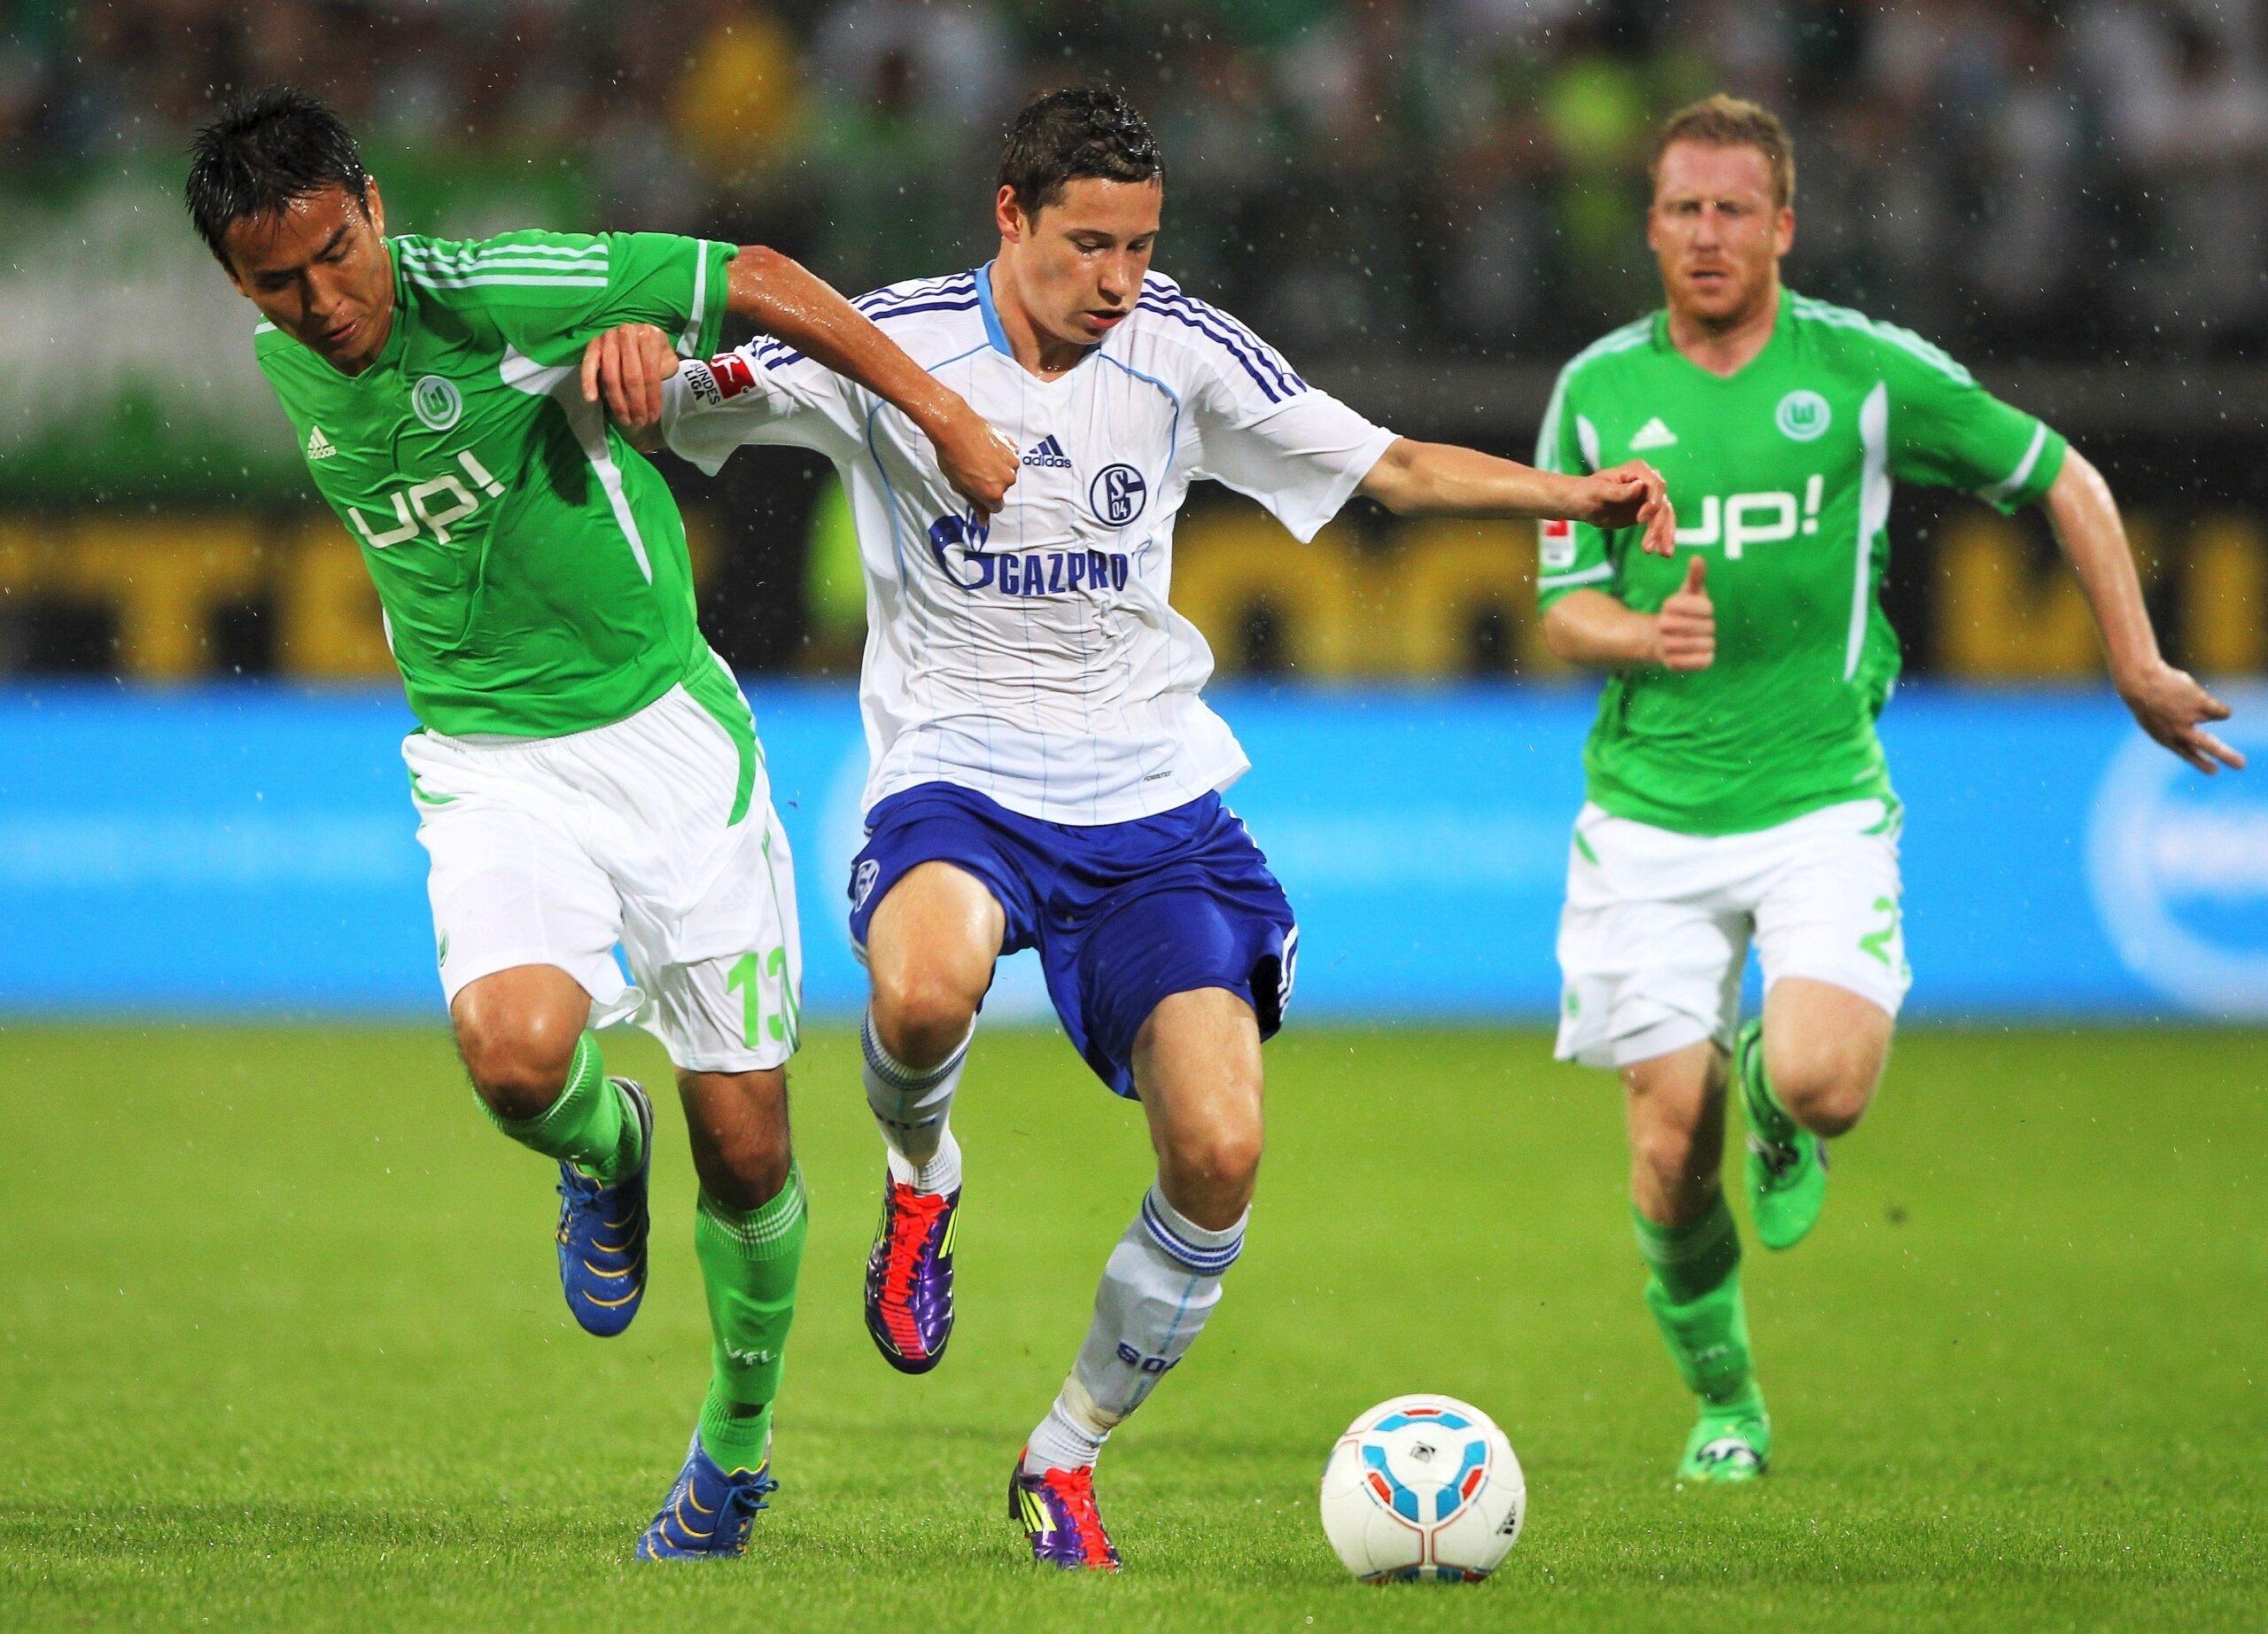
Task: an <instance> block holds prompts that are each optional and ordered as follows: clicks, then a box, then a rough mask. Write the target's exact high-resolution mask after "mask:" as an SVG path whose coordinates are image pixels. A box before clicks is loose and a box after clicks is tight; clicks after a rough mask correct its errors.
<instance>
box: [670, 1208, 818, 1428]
mask: <svg viewBox="0 0 2268 1634" xmlns="http://www.w3.org/2000/svg"><path fill="white" fill-rule="evenodd" d="M693 1251H694V1255H695V1257H696V1258H698V1259H699V1260H700V1261H701V1280H702V1281H703V1284H705V1285H706V1286H707V1288H708V1290H709V1328H710V1332H711V1334H713V1335H714V1337H715V1342H714V1343H712V1344H711V1346H710V1350H709V1395H708V1397H707V1398H706V1399H705V1400H703V1402H702V1404H701V1446H702V1450H703V1451H705V1452H707V1453H708V1454H709V1456H710V1457H711V1458H712V1459H716V1460H717V1462H718V1465H719V1466H720V1467H723V1468H724V1469H726V1470H727V1471H731V1470H735V1469H754V1468H756V1467H757V1466H759V1465H760V1464H762V1463H763V1462H764V1459H765V1453H766V1452H767V1451H769V1450H770V1447H771V1443H772V1403H773V1398H774V1397H777V1396H778V1395H779V1394H780V1369H781V1352H782V1351H784V1350H786V1349H787V1348H788V1324H789V1323H791V1322H793V1321H794V1320H795V1319H796V1272H797V1270H798V1269H799V1268H800V1267H801V1266H802V1264H803V1263H804V1175H803V1171H802V1170H801V1169H799V1168H797V1167H796V1166H795V1165H794V1164H792V1163H791V1164H789V1165H788V1183H787V1184H786V1185H785V1186H782V1187H781V1188H780V1191H779V1194H778V1195H777V1196H775V1197H773V1199H772V1201H771V1202H767V1203H765V1205H764V1206H763V1207H761V1208H759V1209H756V1210H752V1211H750V1212H749V1213H746V1214H743V1213H742V1212H741V1211H740V1210H738V1209H730V1208H726V1206H725V1205H724V1204H723V1203H721V1202H718V1201H717V1200H716V1199H715V1198H714V1197H711V1195H710V1194H708V1193H707V1192H706V1191H704V1192H703V1193H702V1194H701V1206H700V1210H699V1212H698V1213H696V1214H695V1216H694V1220H693Z"/></svg>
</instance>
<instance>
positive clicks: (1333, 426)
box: [1196, 386, 1394, 542]
mask: <svg viewBox="0 0 2268 1634" xmlns="http://www.w3.org/2000/svg"><path fill="white" fill-rule="evenodd" d="M1239 406H1240V405H1239ZM1218 409H1219V405H1218V404H1217V394H1216V411H1215V412H1213V413H1210V414H1208V413H1207V412H1206V411H1205V409H1204V407H1203V406H1202V400H1201V399H1200V409H1199V412H1198V415H1197V424H1198V439H1199V448H1198V458H1197V469H1196V474H1197V475H1198V476H1200V477H1210V478H1212V479H1214V480H1215V481H1216V482H1222V483H1225V484H1227V485H1228V486H1230V487H1232V488H1234V489H1235V490H1236V491H1237V492H1238V493H1239V494H1246V495H1248V496H1249V497H1251V498H1253V499H1256V500H1258V501H1259V502H1261V503H1262V504H1263V505H1265V506H1266V507H1267V508H1268V509H1269V510H1270V511H1271V512H1273V513H1274V515H1275V517H1276V519H1277V520H1278V522H1281V523H1282V524H1283V525H1285V527H1286V528H1288V529H1290V530H1291V532H1292V533H1293V535H1294V536H1295V537H1297V538H1298V539H1300V540H1301V541H1303V542H1304V541H1307V540H1310V539H1313V538H1314V537H1315V536H1316V534H1317V533H1318V532H1319V531H1320V530H1321V529H1322V527H1323V525H1324V523H1326V522H1328V521H1330V520H1331V518H1332V517H1335V516H1337V515H1338V514H1339V508H1340V506H1342V505H1344V504H1345V503H1346V502H1347V501H1348V498H1349V497H1350V496H1352V494H1354V492H1355V489H1356V488H1357V487H1359V486H1361V485H1362V481H1363V478H1365V477H1367V476H1369V475H1370V474H1371V467H1372V466H1373V465H1376V464H1377V463H1379V455H1383V454H1384V453H1385V452H1386V449H1387V448H1388V447H1392V446H1393V444H1394V433H1393V432H1389V431H1387V430H1386V429H1385V428H1384V427H1383V426H1378V425H1373V424H1371V423H1370V422H1369V421H1368V420H1365V419H1364V418H1363V416H1361V415H1359V414H1356V413H1355V411H1354V410H1353V409H1349V408H1348V406H1347V405H1346V404H1344V403H1342V402H1340V401H1339V400H1338V399H1337V398H1335V397H1333V396H1332V395H1331V394H1330V393H1327V392H1318V391H1317V390H1315V389H1314V388H1313V387H1312V386H1308V387H1303V388H1302V389H1301V391H1299V392H1298V393H1296V394H1294V395H1293V396H1291V397H1288V398H1285V400H1284V401H1281V402H1276V403H1270V404H1268V405H1266V407H1265V409H1264V411H1263V412H1262V413H1259V414H1257V415H1253V416H1249V417H1247V416H1243V415H1239V414H1237V413H1235V412H1234V411H1233V406H1232V407H1231V412H1229V413H1225V414H1224V413H1221V412H1219V411H1218Z"/></svg>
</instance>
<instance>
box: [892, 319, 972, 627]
mask: <svg viewBox="0 0 2268 1634" xmlns="http://www.w3.org/2000/svg"><path fill="white" fill-rule="evenodd" d="M983 350H984V348H983V346H971V347H969V349H968V350H967V351H966V352H956V353H954V354H952V356H951V357H949V358H947V359H946V360H945V361H944V362H942V363H930V364H927V365H925V366H924V368H923V370H922V372H923V373H924V374H928V375H935V374H936V372H937V370H940V369H951V367H952V366H953V365H954V364H955V363H958V362H960V361H961V359H963V358H965V357H975V355H976V354H978V353H979V352H982V351H983ZM888 407H889V404H888V403H886V402H883V401H879V400H878V401H876V402H875V404H874V407H873V408H872V409H868V410H866V452H867V453H868V454H869V455H872V456H873V457H874V475H876V476H877V477H880V478H881V479H882V496H883V497H884V498H885V499H887V500H889V505H888V507H887V508H886V509H887V510H888V511H889V553H890V556H891V557H892V558H893V559H894V560H895V561H896V562H897V582H898V583H900V584H905V583H907V582H909V581H908V580H907V579H906V577H905V546H903V545H902V544H900V543H899V542H898V535H897V489H896V488H895V487H893V486H890V480H889V466H887V465H885V464H883V463H882V449H881V448H880V447H878V446H876V444H875V442H874V421H875V419H876V417H877V416H880V415H881V413H882V410H883V409H886V408H888Z"/></svg>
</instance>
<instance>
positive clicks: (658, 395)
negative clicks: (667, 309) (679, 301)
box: [583, 245, 1017, 517]
mask: <svg viewBox="0 0 2268 1634" xmlns="http://www.w3.org/2000/svg"><path fill="white" fill-rule="evenodd" d="M729 276H730V284H729V285H728V294H727V297H726V310H727V311H729V312H731V313H732V315H734V317H737V318H742V319H745V320H746V321H748V322H750V323H754V324H755V325H756V326H757V329H758V330H760V331H763V332H764V333H765V334H767V335H772V336H775V337H777V338H780V339H781V340H784V341H786V342H787V343H788V345H789V346H793V347H795V348H796V351H798V352H800V353H802V354H804V356H806V357H808V358H812V359H813V360H815V361H816V362H819V363H820V364H822V365H824V366H825V367H827V368H828V369H831V370H834V371H835V373H836V374H839V375H842V376H843V377H845V378H847V379H850V380H854V381H856V382H857V383H858V385H862V386H865V387H866V389H867V390H868V391H870V392H872V393H874V395H875V396H877V397H879V398H881V399H882V401H885V402H887V403H889V404H891V405H892V406H893V407H895V408H897V409H899V410H901V411H902V412H903V413H904V414H905V416H906V417H907V418H908V419H910V420H912V421H913V423H914V424H916V425H918V426H920V428H921V431H922V433H923V434H924V435H925V436H927V437H928V439H929V442H930V445H931V446H932V447H935V448H936V451H937V463H938V465H939V467H940V468H941V469H942V470H943V471H944V475H945V479H946V480H947V481H948V482H950V483H951V484H952V486H953V489H954V491H955V492H956V493H958V494H959V495H960V496H961V497H962V498H963V499H965V500H967V501H968V502H969V503H970V504H972V505H974V506H975V507H976V509H977V510H980V511H982V512H983V514H984V515H986V516H988V517H989V516H990V515H992V514H993V513H994V512H995V511H997V510H999V509H1000V505H1001V502H1002V501H1003V500H1004V499H1005V498H1006V495H1007V492H1008V489H1009V488H1010V486H1013V485H1014V482H1015V480H1016V471H1017V460H1016V451H1015V448H1014V446H1013V445H1012V444H1011V443H1010V442H1009V441H1008V440H1007V439H1006V438H1005V437H1003V436H1001V435H1000V433H999V432H996V431H994V430H993V429H992V428H991V426H990V425H988V424H985V422H984V420H983V417H982V416H979V415H978V414H977V412H976V410H975V409H971V408H970V407H969V406H968V404H967V401H966V400H964V399H963V398H962V397H961V395H960V393H958V392H955V391H953V390H952V389H951V387H949V386H946V385H942V384H940V383H939V382H938V381H937V380H936V378H935V377H933V376H931V375H930V373H929V372H928V370H925V369H923V368H922V367H921V366H920V364H919V363H917V362H914V361H913V359H912V358H910V357H908V356H907V355H906V354H905V352H904V351H903V350H901V349H900V348H899V346H898V345H897V342H896V341H894V340H892V339H891V338H889V336H888V335H885V334H883V333H882V331H881V330H879V329H877V328H875V327H874V324H873V323H871V322H870V321H869V320H868V319H867V318H866V315H865V314H864V313H862V312H860V311H859V310H858V308H857V307H853V306H852V305H851V304H850V302H849V301H847V300H844V299H843V297H842V296H841V295H840V294H838V293H837V292H835V290H834V289H833V288H832V287H830V286H829V285H828V284H827V283H825V282H824V281H823V280H821V279H819V278H816V277H814V276H812V274H811V273H809V272H808V271H806V270H804V268H803V267H802V266H800V265H799V264H798V263H796V261H791V260H790V259H789V258H788V257H787V256H785V255H782V254H781V253H779V252H778V251H776V250H770V249H766V248H765V247H764V246H763V245H743V246H742V248H741V249H740V250H739V251H738V252H737V253H735V254H734V258H733V262H732V270H731V273H730V275H729ZM676 370H677V354H676V353H675V352H674V351H673V350H672V349H671V346H670V343H669V338H668V337H666V336H664V334H662V332H661V331H659V330H657V329H655V328H654V327H653V326H652V325H651V324H648V323H625V324H624V325H622V326H621V327H619V328H617V329H612V330H609V331H607V332H606V333H605V334H603V335H600V336H598V337H597V338H594V339H593V340H592V341H591V343H590V344H589V345H588V346H586V347H584V349H583V399H584V401H586V402H597V401H600V400H601V399H602V398H603V399H604V400H605V402H606V407H607V412H608V413H609V414H610V415H612V416H614V419H615V422H616V424H618V425H620V426H621V428H622V430H623V432H625V435H627V436H628V437H629V438H630V440H632V441H633V443H635V444H637V446H638V447H641V448H645V449H648V450H649V451H650V450H651V449H652V448H653V447H655V446H656V442H657V440H658V437H659V430H658V428H659V426H660V424H661V417H662V382H663V381H664V380H665V379H667V378H668V377H670V376H671V375H672V374H674V373H675V372H676Z"/></svg>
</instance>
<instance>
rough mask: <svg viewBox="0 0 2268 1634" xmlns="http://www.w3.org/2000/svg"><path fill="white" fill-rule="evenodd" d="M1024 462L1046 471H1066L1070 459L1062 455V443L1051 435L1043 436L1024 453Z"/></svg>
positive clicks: (1069, 467) (1069, 466)
mask: <svg viewBox="0 0 2268 1634" xmlns="http://www.w3.org/2000/svg"><path fill="white" fill-rule="evenodd" d="M1024 463H1025V464H1027V465H1037V466H1040V467H1042V468H1043V469H1045V470H1047V471H1068V470H1070V469H1071V462H1070V460H1069V459H1068V457H1067V456H1066V455H1064V452H1063V445H1062V444H1061V443H1060V442H1058V441H1056V440H1055V439H1054V438H1052V437H1043V438H1041V439H1040V440H1038V441H1037V442H1036V443H1034V444H1032V446H1031V447H1030V448H1029V449H1028V450H1027V451H1026V452H1025V454H1024Z"/></svg>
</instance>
